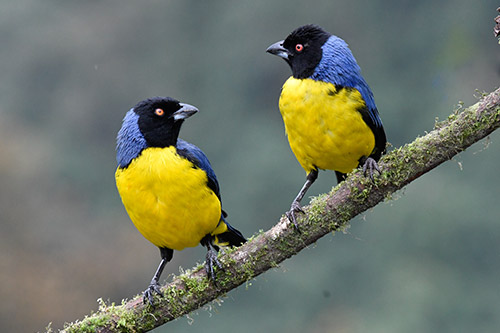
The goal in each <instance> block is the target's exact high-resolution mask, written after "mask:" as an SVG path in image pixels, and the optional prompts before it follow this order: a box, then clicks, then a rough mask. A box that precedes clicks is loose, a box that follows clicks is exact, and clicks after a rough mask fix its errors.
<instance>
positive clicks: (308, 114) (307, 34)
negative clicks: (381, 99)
mask: <svg viewBox="0 0 500 333" xmlns="http://www.w3.org/2000/svg"><path fill="white" fill-rule="evenodd" d="M266 52H268V53H270V54H272V55H276V56H278V57H280V58H283V59H284V60H285V61H286V62H287V63H288V65H289V66H290V68H291V70H292V76H290V77H289V78H288V79H287V80H286V81H285V83H284V84H283V87H282V90H281V95H280V98H279V109H280V113H281V116H282V118H283V122H284V124H285V132H286V135H287V137H288V142H289V144H290V148H291V149H292V152H293V153H294V154H295V157H296V158H297V160H298V162H299V163H300V165H301V166H302V168H303V169H304V170H305V171H306V181H305V183H304V185H303V187H302V188H301V190H300V191H299V193H298V195H297V196H296V198H295V199H294V200H293V202H292V204H291V207H290V210H289V211H288V212H287V213H286V215H287V217H288V219H289V220H290V221H291V222H293V223H294V225H295V227H296V228H297V230H298V224H297V217H296V216H297V214H298V213H303V210H302V207H301V205H300V201H301V200H302V198H303V197H304V195H305V193H306V192H307V190H308V189H309V188H310V186H311V185H312V184H313V183H314V181H315V180H316V179H317V178H318V170H320V169H322V170H333V171H335V174H336V177H337V181H338V183H340V182H341V181H343V180H345V178H346V174H347V173H349V172H351V171H352V170H354V169H355V168H357V167H358V166H360V165H361V166H362V167H363V172H364V174H365V175H366V173H367V172H368V173H369V176H370V178H371V179H372V180H373V175H374V173H375V171H377V172H378V173H379V174H380V169H379V167H378V163H377V161H378V160H379V159H380V157H381V156H382V154H384V153H385V150H386V141H387V140H386V135H385V131H384V127H383V125H382V120H381V119H380V116H379V113H378V110H377V106H376V105H375V100H374V97H373V93H372V91H371V90H370V87H369V86H368V84H367V83H366V81H365V79H364V78H363V76H362V75H361V69H360V67H359V65H358V64H357V62H356V59H355V58H354V56H353V54H352V52H351V50H350V49H349V47H348V45H347V43H346V42H345V41H344V40H343V39H341V38H339V37H337V36H335V35H332V34H330V33H329V32H327V31H325V30H324V29H323V28H321V27H320V26H318V25H315V24H308V25H304V26H301V27H298V28H296V29H295V30H293V31H292V32H291V33H290V34H289V35H288V36H287V37H286V38H285V39H284V40H280V41H278V42H276V43H274V44H272V45H270V46H269V47H268V48H267V50H266Z"/></svg>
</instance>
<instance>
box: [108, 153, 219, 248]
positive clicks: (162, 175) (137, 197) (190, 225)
mask: <svg viewBox="0 0 500 333" xmlns="http://www.w3.org/2000/svg"><path fill="white" fill-rule="evenodd" d="M115 178H116V186H117V188H118V192H119V193H120V196H121V198H122V201H123V205H124V206H125V209H126V210H127V212H128V214H129V216H130V219H131V220H132V222H133V223H134V225H135V226H136V228H137V229H138V230H139V231H140V232H141V234H142V235H143V236H144V237H145V238H146V239H148V240H149V241H150V242H151V243H153V244H154V245H156V246H158V247H167V248H170V249H173V250H182V249H183V248H185V247H194V246H197V245H198V244H199V242H200V240H201V239H202V238H203V237H204V236H205V235H207V234H209V233H212V232H213V231H214V230H216V228H217V225H218V223H219V220H220V218H221V204H220V201H219V198H218V197H217V196H216V195H215V193H214V192H213V191H212V190H211V189H210V188H209V187H208V186H207V176H206V174H205V172H204V171H203V170H201V169H199V168H193V164H192V163H191V162H190V161H188V160H186V159H184V158H181V157H180V156H179V155H178V154H177V153H176V150H175V148H174V147H168V148H147V149H145V150H144V151H143V152H142V153H141V155H140V156H139V157H138V158H136V159H134V160H133V161H132V162H131V163H130V165H129V166H128V167H127V168H126V169H120V168H118V169H117V170H116V174H115Z"/></svg>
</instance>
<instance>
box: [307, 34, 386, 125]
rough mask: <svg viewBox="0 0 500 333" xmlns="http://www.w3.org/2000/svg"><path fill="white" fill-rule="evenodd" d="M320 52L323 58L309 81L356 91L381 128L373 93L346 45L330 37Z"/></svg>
mask: <svg viewBox="0 0 500 333" xmlns="http://www.w3.org/2000/svg"><path fill="white" fill-rule="evenodd" d="M322 50H323V56H322V58H321V61H320V63H319V64H318V66H316V69H315V70H314V73H313V74H312V75H311V79H313V80H316V81H323V82H329V83H333V84H335V85H336V86H342V87H351V88H355V89H357V90H358V91H359V92H360V93H361V96H363V99H364V100H365V103H366V106H367V107H368V111H369V114H370V118H371V120H372V121H373V123H374V124H375V125H376V126H378V127H380V126H382V120H381V119H380V117H379V115H378V111H377V106H376V105H375V100H374V98H373V93H372V91H371V90H370V87H369V86H368V84H367V83H366V81H365V79H364V78H363V76H361V69H360V68H359V66H358V63H357V62H356V59H355V58H354V56H353V55H352V52H351V50H350V49H349V47H348V46H347V43H346V42H345V41H344V40H343V39H341V38H339V37H337V36H333V35H332V36H330V38H329V39H328V40H327V41H326V43H325V44H324V45H323V46H322Z"/></svg>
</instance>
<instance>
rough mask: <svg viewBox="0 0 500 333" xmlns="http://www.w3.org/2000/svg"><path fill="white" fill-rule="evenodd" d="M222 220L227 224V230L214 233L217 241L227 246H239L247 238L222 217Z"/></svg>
mask: <svg viewBox="0 0 500 333" xmlns="http://www.w3.org/2000/svg"><path fill="white" fill-rule="evenodd" d="M223 222H224V223H225V224H226V225H227V231H226V232H223V233H222V234H218V235H216V237H217V243H219V244H221V245H223V244H224V245H225V244H227V245H229V246H240V245H242V244H244V243H245V242H246V241H247V240H246V238H245V237H243V235H242V234H241V232H239V231H238V230H236V229H235V228H233V227H232V226H231V225H230V224H229V223H227V222H226V221H225V219H223Z"/></svg>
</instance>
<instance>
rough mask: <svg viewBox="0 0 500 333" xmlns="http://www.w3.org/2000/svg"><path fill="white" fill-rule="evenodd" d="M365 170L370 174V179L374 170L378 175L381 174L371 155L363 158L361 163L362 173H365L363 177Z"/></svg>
mask: <svg viewBox="0 0 500 333" xmlns="http://www.w3.org/2000/svg"><path fill="white" fill-rule="evenodd" d="M367 171H368V175H369V176H370V179H371V180H372V181H373V174H374V173H375V171H377V172H378V174H379V175H380V174H382V173H381V172H380V168H379V166H378V164H377V161H375V160H374V159H373V158H371V157H367V158H366V160H365V163H364V164H363V174H364V175H365V177H366V173H367Z"/></svg>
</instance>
